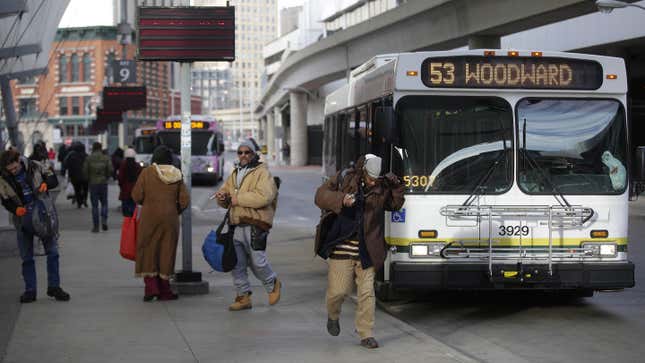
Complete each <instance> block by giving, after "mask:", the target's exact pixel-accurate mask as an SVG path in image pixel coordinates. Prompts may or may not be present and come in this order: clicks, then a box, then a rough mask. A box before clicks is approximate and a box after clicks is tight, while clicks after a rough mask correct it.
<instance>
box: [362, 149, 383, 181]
mask: <svg viewBox="0 0 645 363" xmlns="http://www.w3.org/2000/svg"><path fill="white" fill-rule="evenodd" d="M381 161H382V159H381V158H380V157H378V156H376V155H374V154H365V166H363V169H364V170H365V172H366V173H367V175H369V176H370V177H371V178H373V179H376V178H378V177H379V175H381Z"/></svg>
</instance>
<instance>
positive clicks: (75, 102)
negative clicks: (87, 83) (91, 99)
mask: <svg viewBox="0 0 645 363" xmlns="http://www.w3.org/2000/svg"><path fill="white" fill-rule="evenodd" d="M79 98H80V97H72V115H80V114H81V107H80V105H79Z"/></svg>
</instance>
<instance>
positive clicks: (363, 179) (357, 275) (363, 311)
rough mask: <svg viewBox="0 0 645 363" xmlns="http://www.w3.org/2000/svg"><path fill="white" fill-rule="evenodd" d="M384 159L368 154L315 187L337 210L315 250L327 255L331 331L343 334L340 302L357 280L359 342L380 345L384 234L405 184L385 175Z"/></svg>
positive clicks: (324, 204)
mask: <svg viewBox="0 0 645 363" xmlns="http://www.w3.org/2000/svg"><path fill="white" fill-rule="evenodd" d="M381 162H382V161H381V158H380V157H378V156H376V155H373V154H367V155H365V156H362V157H360V158H359V159H358V161H357V162H356V166H355V168H352V169H347V170H344V171H341V172H340V173H338V174H337V175H336V176H335V177H332V178H331V179H329V180H328V181H327V182H326V183H324V184H323V185H321V186H320V187H319V188H318V190H317V191H316V197H315V203H316V205H317V206H318V207H319V208H321V209H323V210H327V211H332V212H333V213H335V215H336V217H335V221H334V223H333V225H332V227H331V228H330V229H329V230H328V231H326V238H325V239H324V241H317V251H316V253H317V254H318V255H320V256H321V257H323V258H325V259H327V258H328V259H329V260H328V261H329V262H328V264H329V272H328V276H327V279H328V280H327V296H326V300H327V314H328V318H327V331H328V332H329V334H331V335H333V336H337V335H338V334H340V324H339V321H338V319H339V317H340V311H341V305H342V304H343V301H344V299H345V296H347V295H348V294H349V293H350V292H351V291H352V287H353V281H356V288H357V293H356V295H357V298H358V308H357V309H356V319H355V325H356V331H357V332H358V334H359V335H360V337H361V345H362V346H364V347H366V348H370V349H372V348H378V343H377V341H376V339H375V338H374V334H373V331H372V329H373V328H374V310H375V303H376V301H375V297H374V275H375V273H376V271H378V270H380V269H381V268H382V267H383V261H384V260H385V254H386V244H385V239H384V237H383V218H384V215H385V211H386V210H388V211H396V210H399V209H400V208H401V207H402V206H403V202H404V198H403V191H404V188H403V185H402V184H401V182H400V179H399V178H398V177H397V176H396V175H394V174H392V173H388V174H386V175H385V177H380V174H381Z"/></svg>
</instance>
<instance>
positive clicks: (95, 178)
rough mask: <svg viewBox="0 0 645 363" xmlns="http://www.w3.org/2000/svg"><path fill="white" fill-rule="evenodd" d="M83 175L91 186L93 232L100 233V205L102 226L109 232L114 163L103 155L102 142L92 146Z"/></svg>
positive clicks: (84, 165)
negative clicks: (110, 189) (109, 200)
mask: <svg viewBox="0 0 645 363" xmlns="http://www.w3.org/2000/svg"><path fill="white" fill-rule="evenodd" d="M83 175H84V176H85V179H86V180H87V181H88V184H89V186H90V202H91V203H92V223H93V227H92V232H93V233H98V231H99V203H100V204H101V224H102V227H103V230H104V231H107V229H108V225H107V218H108V201H107V196H108V185H107V183H108V178H109V177H111V176H112V162H111V161H110V158H108V157H107V155H105V154H104V153H103V145H101V143H100V142H95V143H94V144H92V154H90V156H88V157H87V159H85V163H84V164H83Z"/></svg>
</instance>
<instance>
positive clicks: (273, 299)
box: [269, 278, 282, 305]
mask: <svg viewBox="0 0 645 363" xmlns="http://www.w3.org/2000/svg"><path fill="white" fill-rule="evenodd" d="M281 288H282V282H280V280H278V278H276V279H275V282H274V283H273V291H271V292H270V293H269V305H275V304H277V303H278V301H280V289H281Z"/></svg>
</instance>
